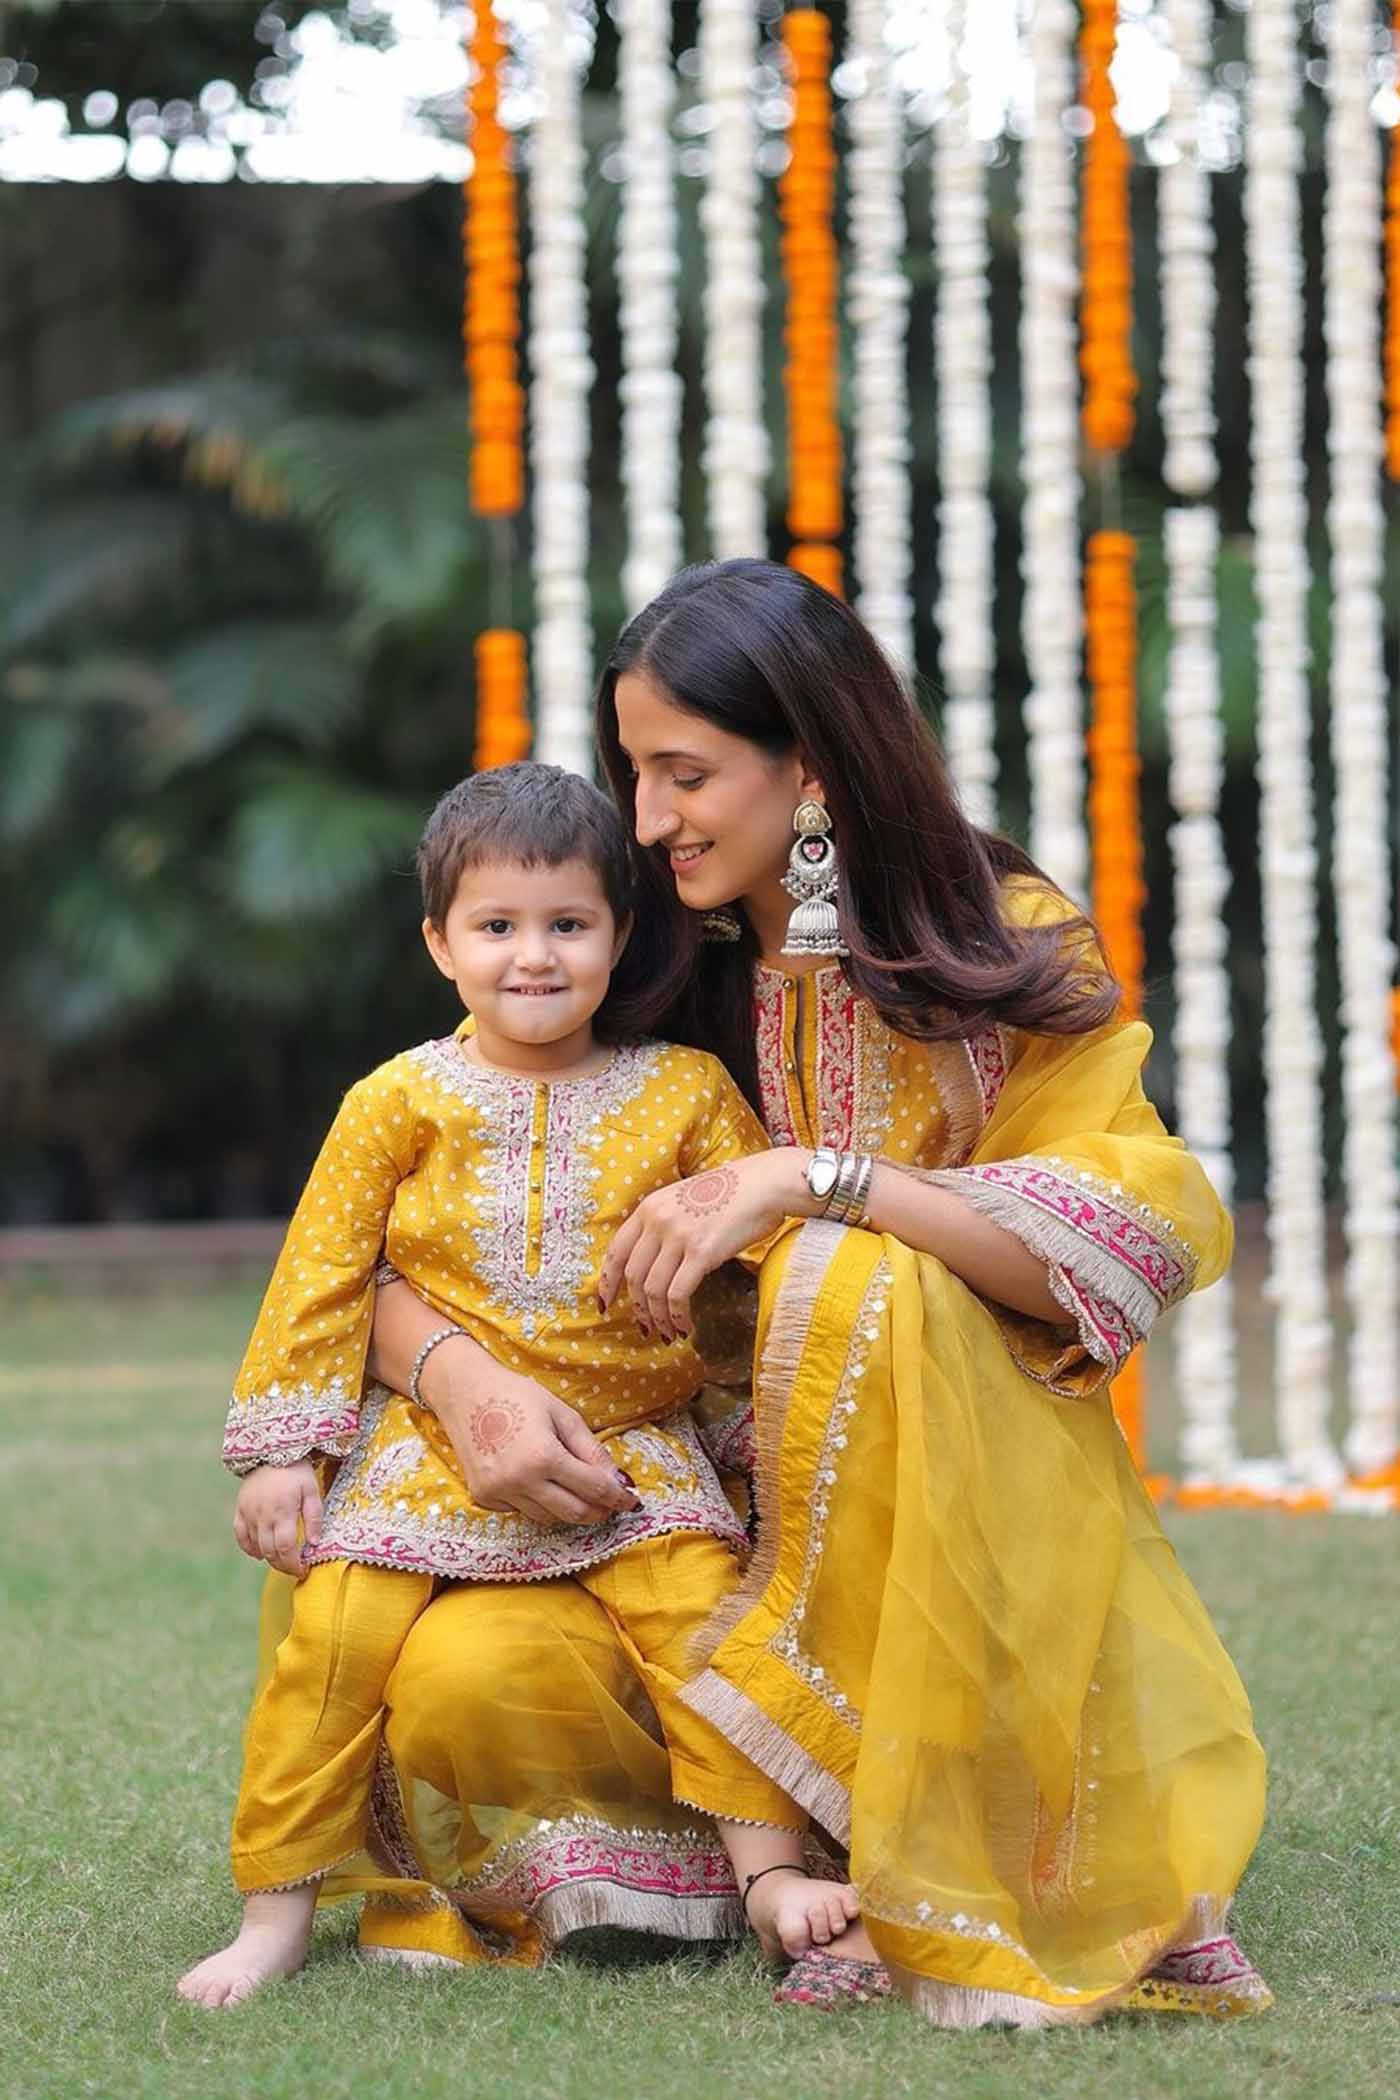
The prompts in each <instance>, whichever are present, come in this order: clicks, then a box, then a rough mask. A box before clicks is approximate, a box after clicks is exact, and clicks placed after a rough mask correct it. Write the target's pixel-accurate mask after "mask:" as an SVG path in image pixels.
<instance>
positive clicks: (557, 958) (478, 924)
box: [423, 860, 628, 1062]
mask: <svg viewBox="0 0 1400 2100" xmlns="http://www.w3.org/2000/svg"><path fill="white" fill-rule="evenodd" d="M627 933H628V928H627V927H626V926H623V927H619V926H618V924H617V921H616V920H615V919H614V917H613V914H612V909H611V907H610V905H609V904H608V900H607V898H606V897H605V896H604V894H603V886H602V884H601V882H600V881H599V880H598V877H597V874H596V873H595V872H594V870H593V869H592V868H591V867H589V865H588V863H587V862H586V861H583V860H566V861H562V862H561V863H560V865H559V866H558V867H557V868H546V867H534V868H525V867H521V866H519V865H518V864H517V863H515V862H513V861H488V862H484V863H483V864H482V865H481V866H479V867H475V868H465V869H464V870H463V872H462V879H461V881H460V882H459V883H458V885H457V894H456V896H455V897H454V898H453V900H452V905H451V908H450V910H449V911H448V914H447V917H446V919H445V920H444V921H443V923H442V925H441V926H434V925H433V924H432V922H431V920H428V919H425V920H424V921H423V938H424V940H425V941H426V942H427V944H428V952H429V954H430V955H431V956H432V958H433V961H434V962H435V963H436V964H437V966H438V968H439V969H440V970H441V972H442V974H443V976H444V977H450V978H451V980H452V982H453V983H454V984H455V985H456V987H457V990H458V991H459V993H460V994H461V997H462V1004H463V1005H464V1006H466V1007H467V1008H468V1009H469V1010H470V1012H471V1013H472V1015H473V1017H474V1018H475V1021H476V1025H477V1038H478V1043H479V1046H480V1048H481V1050H482V1052H483V1054H484V1055H486V1056H488V1057H489V1056H491V1055H492V1054H493V1045H494V1044H497V1043H500V1044H506V1045H509V1044H518V1045H520V1046H521V1047H528V1048H530V1049H534V1050H541V1049H544V1048H546V1047H547V1046H551V1045H553V1046H556V1047H557V1048H558V1049H559V1051H560V1052H561V1053H564V1055H568V1056H575V1055H579V1054H582V1053H583V1052H584V1051H586V1050H587V1048H588V1045H589V1043H590V1042H591V1040H592V1021H593V1016H594V1014H595V1013H596V1012H597V1011H598V1008H599V1007H600V1006H601V1005H602V1003H603V999H604V996H605V994H606V992H607V989H608V980H609V978H610V977H611V975H612V971H613V966H614V964H615V963H616V961H617V958H618V957H619V956H620V955H621V953H622V950H623V948H624V946H625V945H626V941H627ZM563 1061H564V1056H562V1055H561V1058H560V1062H563ZM506 1062H509V1059H508V1058H507V1059H506Z"/></svg>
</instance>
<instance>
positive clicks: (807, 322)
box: [778, 7, 842, 596]
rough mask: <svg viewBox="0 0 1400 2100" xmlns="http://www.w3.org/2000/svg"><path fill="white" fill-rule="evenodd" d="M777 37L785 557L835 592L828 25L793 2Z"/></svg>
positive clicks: (836, 439) (837, 466) (836, 368)
mask: <svg viewBox="0 0 1400 2100" xmlns="http://www.w3.org/2000/svg"><path fill="white" fill-rule="evenodd" d="M782 38H783V47H784V50H785V52H786V54H787V65H788V78H789V81H790V83H791V87H792V122H791V125H790V126H789V130H788V144H789V148H790V152H791V158H790V160H789V162H788V165H787V168H786V169H785V171H784V173H783V175H782V176H781V177H780V179H779V182H778V210H779V213H780V215H781V218H782V225H783V237H782V257H783V274H784V277H785V279H786V282H787V318H786V321H785V323H784V326H783V342H784V345H785V347H786V352H787V356H786V361H785V364H784V367H783V377H784V383H785V387H786V392H787V423H788V512H787V523H788V530H789V532H791V534H792V536H793V545H792V547H791V548H790V549H789V551H788V562H789V564H790V565H791V566H792V567H793V568H794V569H800V570H801V571H802V572H803V574H804V575H807V576H810V577H812V578H813V579H814V580H815V581H816V582H817V583H820V584H823V585H825V587H826V589H827V590H829V591H834V592H835V593H836V594H837V595H838V596H839V595H840V593H841V587H842V577H841V549H840V547H839V545H838V544H837V542H838V541H839V540H840V537H841V426H840V422H839V420H838V413H837V392H838V387H839V383H840V363H839V332H838V322H837V304H836V293H837V280H838V272H839V263H838V258H837V249H836V236H835V234H834V232H833V230H832V209H833V204H834V199H835V190H836V151H835V147H834V146H833V144H832V133H831V88H830V85H829V76H830V72H831V25H830V24H829V22H828V21H827V18H826V16H825V15H824V14H822V13H821V12H820V10H819V9H817V8H816V7H790V8H789V9H788V10H787V12H786V13H785V14H784V16H783V22H782Z"/></svg>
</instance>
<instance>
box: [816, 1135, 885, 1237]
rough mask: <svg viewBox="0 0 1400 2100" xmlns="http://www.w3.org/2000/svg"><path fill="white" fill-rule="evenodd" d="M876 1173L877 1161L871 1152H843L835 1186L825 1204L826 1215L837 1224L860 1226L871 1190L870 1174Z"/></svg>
mask: <svg viewBox="0 0 1400 2100" xmlns="http://www.w3.org/2000/svg"><path fill="white" fill-rule="evenodd" d="M874 1172H875V1161H874V1157H873V1156H872V1154H870V1153H868V1152H864V1153H860V1152H847V1153H844V1154H843V1155H842V1159H841V1167H840V1171H839V1173H838V1174H837V1176H836V1186H835V1187H834V1188H833V1190H832V1192H831V1200H830V1202H829V1203H828V1204H827V1207H826V1215H827V1216H828V1217H829V1218H833V1219H835V1221H836V1223H837V1224H838V1225H859V1224H861V1223H863V1222H864V1218H865V1199H866V1196H867V1195H868V1194H869V1192H870V1182H871V1177H872V1176H873V1175H874Z"/></svg>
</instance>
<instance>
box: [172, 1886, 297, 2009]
mask: <svg viewBox="0 0 1400 2100" xmlns="http://www.w3.org/2000/svg"><path fill="white" fill-rule="evenodd" d="M318 1886H319V1883H317V1882H314V1881H309V1882H303V1883H302V1885H301V1887H300V1888H294V1889H265V1890H263V1891H262V1892H261V1893H260V1894H258V1895H255V1896H249V1897H248V1898H247V1899H246V1901H245V1902H244V1905H243V1923H242V1925H241V1926H240V1927H239V1932H238V1937H237V1939H235V1940H233V1941H231V1942H230V1944H229V1945H228V1946H227V1947H225V1948H223V1949H222V1950H221V1951H220V1952H219V1953H218V1954H211V1955H210V1956H209V1957H208V1959H207V1960H205V1961H201V1962H197V1963H196V1964H195V1966H194V1967H193V1968H192V1969H190V1970H188V1971H187V1972H186V1973H185V1975H183V1976H182V1977H181V1978H180V1981H179V1983H178V1984H177V1985H176V1989H177V1990H178V1991H179V1993H180V1996H181V1997H182V1998H186V1999H188V2000H189V2002H190V2004H191V2005H204V2006H207V2007H209V2008H210V2010H215V2009H217V2008H219V2007H222V2008H223V2009H224V2010H225V2011H227V2010H228V2009H229V2008H230V2007H231V2006H234V2005H241V2004H242V2002H243V2000H244V1999H245V1998H251V1996H252V1995H253V1992H254V1991H258V1990H261V1989H262V1987H263V1985H264V1984H265V1983H272V1982H273V1981H274V1980H275V1979H276V1978H277V1977H279V1976H295V1974H296V1972H297V1970H298V1969H299V1968H300V1967H301V1965H302V1963H303V1962H304V1961H305V1960H306V1950H307V1948H308V1947H309V1946H310V1944H311V1920H312V1918H313V1916H314V1915H315V1910H316V1890H317V1888H318Z"/></svg>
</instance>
